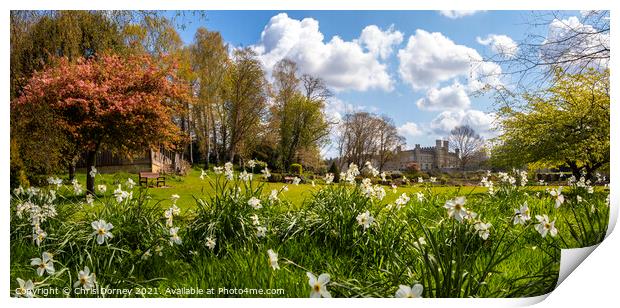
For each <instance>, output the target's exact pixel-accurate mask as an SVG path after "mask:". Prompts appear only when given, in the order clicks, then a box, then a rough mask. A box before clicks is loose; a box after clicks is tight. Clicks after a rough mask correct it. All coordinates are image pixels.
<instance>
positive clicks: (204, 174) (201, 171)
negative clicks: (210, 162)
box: [199, 169, 207, 180]
mask: <svg viewBox="0 0 620 308" xmlns="http://www.w3.org/2000/svg"><path fill="white" fill-rule="evenodd" d="M206 176H207V173H206V172H205V171H204V169H200V176H199V178H200V179H201V180H204V179H205V177H206Z"/></svg>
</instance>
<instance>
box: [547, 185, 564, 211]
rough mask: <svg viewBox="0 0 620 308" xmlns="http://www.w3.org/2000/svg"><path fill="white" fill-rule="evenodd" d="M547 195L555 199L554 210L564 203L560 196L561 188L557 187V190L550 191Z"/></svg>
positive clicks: (562, 196)
mask: <svg viewBox="0 0 620 308" xmlns="http://www.w3.org/2000/svg"><path fill="white" fill-rule="evenodd" d="M549 194H550V195H551V196H552V197H554V198H555V208H556V209H557V208H559V207H560V205H562V203H564V195H562V186H560V187H558V189H551V190H550V191H549Z"/></svg>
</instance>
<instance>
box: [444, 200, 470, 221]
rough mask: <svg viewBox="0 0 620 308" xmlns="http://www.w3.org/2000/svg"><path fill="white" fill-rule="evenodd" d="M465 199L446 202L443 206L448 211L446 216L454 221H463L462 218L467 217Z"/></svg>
mask: <svg viewBox="0 0 620 308" xmlns="http://www.w3.org/2000/svg"><path fill="white" fill-rule="evenodd" d="M464 205H465V197H457V198H455V199H452V200H448V201H446V204H445V205H444V206H443V207H444V208H446V209H448V216H449V217H452V218H454V219H456V220H457V221H458V222H461V221H463V218H465V216H466V215H467V209H466V208H465V206H464Z"/></svg>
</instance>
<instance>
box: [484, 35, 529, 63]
mask: <svg viewBox="0 0 620 308" xmlns="http://www.w3.org/2000/svg"><path fill="white" fill-rule="evenodd" d="M476 41H478V43H480V44H482V45H485V46H490V47H491V50H492V51H493V52H494V53H495V54H497V55H500V56H502V57H505V58H514V57H515V56H516V54H517V51H518V50H519V47H518V46H517V43H515V41H514V40H513V39H512V38H510V37H509V36H507V35H504V34H489V35H487V37H486V38H481V37H477V38H476Z"/></svg>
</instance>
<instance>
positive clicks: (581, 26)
mask: <svg viewBox="0 0 620 308" xmlns="http://www.w3.org/2000/svg"><path fill="white" fill-rule="evenodd" d="M581 14H582V15H581V16H580V17H579V18H577V17H575V16H573V15H574V13H566V12H558V11H551V12H549V11H534V12H531V13H529V14H528V15H527V16H528V17H527V18H528V19H527V20H525V24H526V25H528V26H529V29H528V30H526V35H525V37H524V38H523V39H522V40H520V41H518V42H516V46H514V48H511V52H509V53H506V52H505V50H501V48H500V50H496V51H497V52H495V53H493V54H490V55H487V57H485V59H484V60H483V61H482V62H494V63H497V64H499V65H500V66H501V67H502V71H501V73H499V75H502V76H505V77H509V78H503V79H502V80H504V81H507V80H510V81H509V83H510V85H509V86H505V85H500V86H497V87H494V90H496V91H494V93H495V94H496V96H497V101H498V102H501V103H502V104H504V105H508V106H510V107H519V106H521V105H520V104H521V103H522V101H521V97H522V94H524V93H530V94H531V93H533V92H537V91H539V90H540V89H544V88H547V87H548V86H550V85H552V84H553V83H554V82H555V80H558V78H557V77H558V73H559V74H560V75H563V74H575V73H582V72H584V71H586V70H588V69H596V70H603V69H606V68H608V65H609V60H610V32H609V31H610V24H609V21H610V19H609V11H582V12H581ZM493 74H495V75H496V76H488V75H484V74H482V75H481V76H479V77H480V79H481V80H482V79H485V78H488V77H496V78H498V77H502V76H497V74H498V73H497V71H494V72H493ZM486 89H487V90H488V87H487V88H486Z"/></svg>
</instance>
